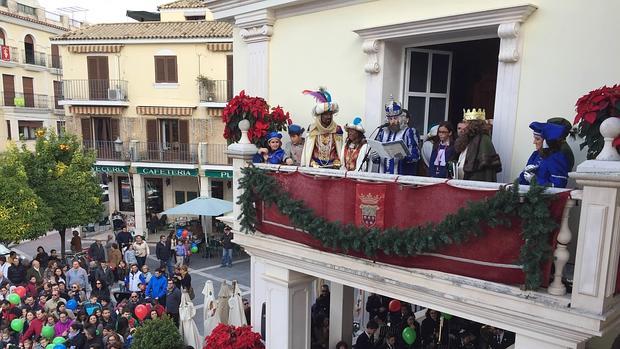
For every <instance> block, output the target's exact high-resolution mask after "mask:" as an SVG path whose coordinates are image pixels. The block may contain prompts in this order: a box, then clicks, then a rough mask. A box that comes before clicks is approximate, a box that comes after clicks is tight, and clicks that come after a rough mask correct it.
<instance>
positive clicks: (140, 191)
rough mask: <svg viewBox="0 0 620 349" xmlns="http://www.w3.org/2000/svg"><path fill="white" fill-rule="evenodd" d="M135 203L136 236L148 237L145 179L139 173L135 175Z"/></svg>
mask: <svg viewBox="0 0 620 349" xmlns="http://www.w3.org/2000/svg"><path fill="white" fill-rule="evenodd" d="M133 203H134V214H135V222H136V228H135V232H136V234H143V235H144V236H145V238H146V237H148V231H147V230H148V229H146V197H145V195H144V177H143V176H142V175H141V174H139V173H134V174H133Z"/></svg>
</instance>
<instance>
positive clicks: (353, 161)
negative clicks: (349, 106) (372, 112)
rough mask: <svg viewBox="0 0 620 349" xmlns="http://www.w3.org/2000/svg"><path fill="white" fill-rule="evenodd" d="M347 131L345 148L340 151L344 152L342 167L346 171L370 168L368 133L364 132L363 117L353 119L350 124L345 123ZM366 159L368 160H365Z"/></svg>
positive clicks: (364, 170)
mask: <svg viewBox="0 0 620 349" xmlns="http://www.w3.org/2000/svg"><path fill="white" fill-rule="evenodd" d="M344 129H345V131H347V140H346V141H345V143H344V148H343V149H342V151H341V152H340V153H341V154H342V159H343V161H342V169H343V170H346V171H363V172H366V170H367V168H368V161H367V158H366V156H367V153H368V144H367V142H366V135H365V134H364V132H366V130H365V129H364V125H362V118H360V117H359V116H358V117H356V118H354V119H353V122H351V123H350V124H349V123H347V124H345V125H344ZM365 160H366V161H365Z"/></svg>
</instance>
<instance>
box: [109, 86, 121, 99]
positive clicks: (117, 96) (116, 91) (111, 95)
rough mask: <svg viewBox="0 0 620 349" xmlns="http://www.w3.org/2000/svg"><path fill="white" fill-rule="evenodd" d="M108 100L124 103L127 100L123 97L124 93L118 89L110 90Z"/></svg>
mask: <svg viewBox="0 0 620 349" xmlns="http://www.w3.org/2000/svg"><path fill="white" fill-rule="evenodd" d="M108 99H109V100H111V101H122V100H124V99H125V97H124V96H123V91H121V90H120V89H117V88H109V89H108Z"/></svg>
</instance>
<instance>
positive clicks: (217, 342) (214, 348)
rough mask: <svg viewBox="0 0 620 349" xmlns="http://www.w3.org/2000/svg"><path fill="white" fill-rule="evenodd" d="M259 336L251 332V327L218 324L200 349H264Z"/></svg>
mask: <svg viewBox="0 0 620 349" xmlns="http://www.w3.org/2000/svg"><path fill="white" fill-rule="evenodd" d="M264 348H265V344H263V342H262V341H261V336H260V334H258V333H256V332H252V327H251V326H239V327H236V326H231V325H225V324H219V325H217V327H216V328H214V329H213V332H211V335H209V336H207V338H205V345H204V347H203V348H202V349H264Z"/></svg>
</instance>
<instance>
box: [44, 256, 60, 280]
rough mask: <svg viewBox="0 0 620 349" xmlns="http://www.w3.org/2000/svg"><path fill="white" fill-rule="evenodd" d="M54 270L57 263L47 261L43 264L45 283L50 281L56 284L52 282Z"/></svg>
mask: <svg viewBox="0 0 620 349" xmlns="http://www.w3.org/2000/svg"><path fill="white" fill-rule="evenodd" d="M56 268H58V262H56V261H50V260H48V262H47V264H45V270H44V271H43V279H44V280H45V282H49V281H52V280H53V281H55V282H57V281H56V280H54V279H55V278H54V272H55V271H56Z"/></svg>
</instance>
